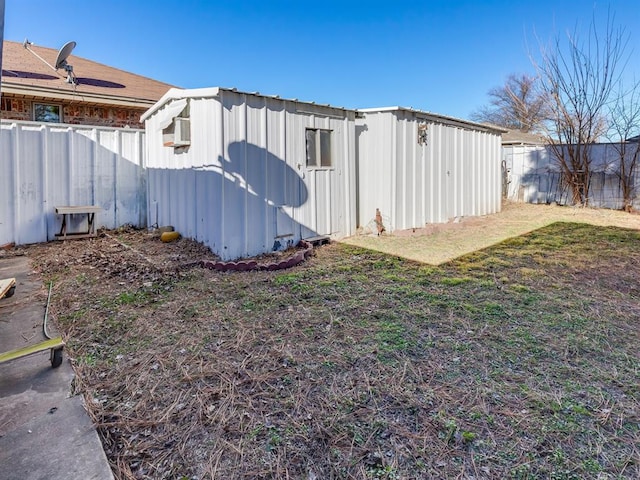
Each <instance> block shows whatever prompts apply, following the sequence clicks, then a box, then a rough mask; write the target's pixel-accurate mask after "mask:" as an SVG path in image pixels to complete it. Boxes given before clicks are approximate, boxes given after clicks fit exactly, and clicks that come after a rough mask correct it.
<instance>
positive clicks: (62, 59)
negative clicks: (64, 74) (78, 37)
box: [55, 42, 76, 70]
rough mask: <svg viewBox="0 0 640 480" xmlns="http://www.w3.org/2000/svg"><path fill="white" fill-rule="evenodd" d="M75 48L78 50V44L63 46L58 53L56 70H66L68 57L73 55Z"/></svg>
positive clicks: (72, 43) (69, 43) (70, 43)
mask: <svg viewBox="0 0 640 480" xmlns="http://www.w3.org/2000/svg"><path fill="white" fill-rule="evenodd" d="M74 48H76V42H67V43H65V44H64V45H63V46H62V48H61V49H60V51H59V52H58V56H57V57H56V63H55V67H56V70H58V69H60V68H64V69H65V70H66V67H67V57H68V56H69V55H71V52H72V50H73V49H74Z"/></svg>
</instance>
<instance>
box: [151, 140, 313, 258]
mask: <svg viewBox="0 0 640 480" xmlns="http://www.w3.org/2000/svg"><path fill="white" fill-rule="evenodd" d="M208 163H211V164H212V165H209V166H206V167H199V168H182V169H172V168H149V169H148V182H149V210H150V211H149V221H150V222H152V223H157V224H158V225H172V226H174V227H175V228H176V229H177V230H178V231H180V233H182V234H183V235H185V236H187V237H190V238H194V239H196V240H198V241H200V242H203V243H204V244H205V245H207V246H209V247H210V248H211V250H212V251H213V252H214V253H216V254H218V255H219V256H220V257H221V258H222V259H223V260H232V259H236V258H240V257H249V256H254V255H258V254H261V253H266V252H270V251H276V250H282V249H285V248H287V247H289V246H291V245H295V244H296V243H297V242H298V241H299V240H300V239H301V238H307V237H312V236H315V235H316V233H315V232H314V231H313V230H312V229H310V228H309V227H308V226H305V223H306V224H307V225H309V224H310V223H309V222H307V221H306V219H305V217H304V215H305V213H303V210H304V212H307V211H308V208H301V207H303V206H305V204H306V203H307V201H308V198H309V193H308V190H307V187H306V185H305V183H304V181H303V179H302V178H301V177H300V176H299V175H298V173H297V172H296V171H295V170H294V169H293V168H292V167H291V166H289V165H288V164H287V163H286V162H285V161H284V160H283V159H282V158H280V157H278V156H277V155H274V154H273V153H271V152H269V151H268V150H267V149H265V148H263V147H259V146H257V145H254V144H252V143H248V142H245V141H241V142H233V143H231V144H230V145H229V147H228V158H222V157H218V158H217V160H216V162H208Z"/></svg>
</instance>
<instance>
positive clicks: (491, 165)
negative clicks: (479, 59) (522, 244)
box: [356, 107, 506, 231]
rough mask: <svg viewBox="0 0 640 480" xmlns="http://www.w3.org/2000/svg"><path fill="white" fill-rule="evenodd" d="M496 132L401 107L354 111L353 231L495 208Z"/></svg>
mask: <svg viewBox="0 0 640 480" xmlns="http://www.w3.org/2000/svg"><path fill="white" fill-rule="evenodd" d="M504 131H506V130H502V129H500V128H498V127H488V126H486V125H481V124H477V123H474V122H468V121H466V120H460V119H456V118H452V117H446V116H443V115H436V114H432V113H428V112H423V111H419V110H413V109H409V108H402V107H388V108H370V109H362V110H358V118H357V119H356V134H357V136H358V144H357V148H358V151H357V188H358V193H357V196H358V227H362V228H363V229H364V230H365V231H367V230H372V231H375V226H376V224H375V216H376V209H379V210H380V213H381V215H382V220H383V223H384V227H385V229H386V230H387V231H393V230H404V229H410V228H421V227H423V226H424V225H425V224H429V223H444V222H447V221H451V220H454V219H456V218H460V217H467V216H478V215H487V214H491V213H496V212H499V211H500V208H501V196H502V186H501V171H500V162H501V142H500V135H501V133H502V132H504Z"/></svg>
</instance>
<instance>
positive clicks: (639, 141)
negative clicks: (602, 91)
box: [607, 83, 640, 211]
mask: <svg viewBox="0 0 640 480" xmlns="http://www.w3.org/2000/svg"><path fill="white" fill-rule="evenodd" d="M609 118H610V128H609V132H608V134H607V137H608V138H609V140H610V141H611V143H612V146H613V148H614V150H615V152H616V157H617V158H616V159H615V165H614V167H615V172H616V175H617V176H618V179H619V181H620V188H621V190H622V208H623V210H626V211H631V208H632V205H633V201H634V200H635V199H636V195H637V193H638V192H636V189H635V184H636V182H635V175H636V171H637V166H638V162H639V161H640V84H638V83H636V84H635V85H634V86H633V88H631V89H630V90H629V91H627V92H625V91H624V90H623V89H622V88H621V89H620V91H619V93H618V95H617V96H616V99H615V103H613V106H612V107H611V108H610V114H609Z"/></svg>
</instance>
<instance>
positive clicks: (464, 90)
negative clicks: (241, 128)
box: [4, 0, 640, 118]
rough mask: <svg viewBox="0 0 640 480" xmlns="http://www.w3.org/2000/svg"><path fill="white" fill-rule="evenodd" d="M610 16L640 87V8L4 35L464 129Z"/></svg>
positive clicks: (548, 6) (33, 3) (76, 11)
mask: <svg viewBox="0 0 640 480" xmlns="http://www.w3.org/2000/svg"><path fill="white" fill-rule="evenodd" d="M608 9H610V11H611V12H612V13H613V14H615V16H616V17H615V18H616V23H617V24H618V25H619V26H622V27H624V28H626V30H627V33H628V34H629V35H630V38H629V50H628V53H630V54H631V56H630V59H629V63H628V65H627V69H626V72H627V77H628V78H633V77H634V76H635V78H638V79H640V32H637V31H636V32H634V31H633V30H634V29H635V30H638V29H637V25H640V1H638V0H613V1H611V2H599V1H598V2H595V1H582V0H574V1H563V0H555V1H550V0H538V1H517V0H512V1H509V0H503V1H497V0H493V1H492V0H485V1H481V0H477V1H462V0H461V1H453V0H452V1H428V0H427V1H422V2H419V1H399V0H396V1H391V0H390V1H387V2H382V1H377V0H371V1H368V2H356V1H349V0H341V1H340V0H336V1H334V0H323V1H319V2H309V1H308V0H307V1H277V0H273V1H268V0H264V1H240V0H237V1H213V0H212V1H196V0H173V1H165V0H154V1H150V0H149V1H147V0H126V1H125V0H103V1H96V0H84V1H78V0H73V1H71V0H6V12H5V32H4V36H5V39H7V40H15V41H20V42H22V41H23V40H24V39H25V38H28V39H29V40H30V41H32V42H33V43H34V44H36V45H42V46H47V47H52V48H60V47H61V46H62V45H63V44H64V43H65V42H67V41H69V40H75V41H76V42H77V47H76V49H75V50H74V54H75V55H78V56H82V57H85V58H88V59H91V60H94V61H98V62H101V63H104V64H107V65H110V66H113V67H117V68H121V69H123V70H128V71H131V72H133V73H137V74H140V75H144V76H148V77H151V78H155V79H157V80H161V81H164V82H167V83H171V84H174V85H176V86H180V87H184V88H199V87H212V86H222V87H237V88H238V89H240V90H245V91H259V92H261V93H265V94H272V95H280V96H281V97H286V98H299V99H301V100H307V101H315V102H318V103H329V104H332V105H339V106H344V107H348V108H366V107H379V106H393V105H401V106H406V107H413V108H418V109H421V110H427V111H431V112H436V113H441V114H445V115H451V116H456V117H461V118H468V117H469V114H470V113H471V112H472V111H473V110H475V109H477V108H478V107H480V106H482V105H483V104H486V103H487V96H486V93H487V91H488V90H489V89H490V88H492V87H494V86H497V85H501V84H502V83H503V82H504V80H505V78H506V76H507V75H508V74H510V73H519V72H522V73H533V68H532V66H531V61H530V55H534V56H535V55H536V54H537V52H539V46H538V44H539V42H543V43H545V42H548V41H549V40H550V39H551V38H553V37H554V36H555V35H564V34H565V32H566V31H567V30H572V31H573V30H574V29H578V30H579V31H585V32H586V29H587V27H588V25H589V23H590V21H591V19H592V18H593V17H594V15H595V17H596V19H597V22H602V21H603V19H605V18H606V15H607V10H608ZM76 74H77V75H82V72H76Z"/></svg>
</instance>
